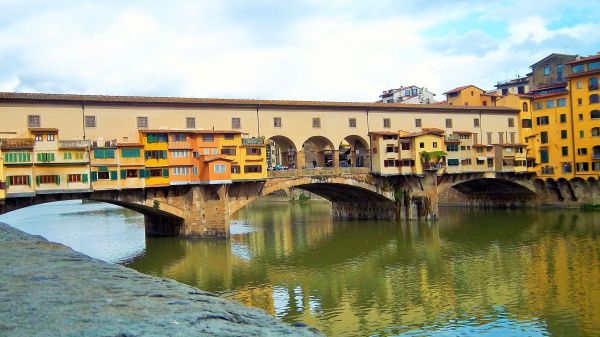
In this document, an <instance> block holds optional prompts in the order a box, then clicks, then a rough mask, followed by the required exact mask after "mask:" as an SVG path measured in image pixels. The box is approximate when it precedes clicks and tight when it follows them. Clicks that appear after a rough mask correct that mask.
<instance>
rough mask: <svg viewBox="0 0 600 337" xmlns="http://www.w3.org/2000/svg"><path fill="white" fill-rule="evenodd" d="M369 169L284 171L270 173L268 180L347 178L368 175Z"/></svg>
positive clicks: (341, 168)
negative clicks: (316, 177) (314, 177)
mask: <svg viewBox="0 0 600 337" xmlns="http://www.w3.org/2000/svg"><path fill="white" fill-rule="evenodd" d="M368 173H370V169H369V168H368V167H318V168H309V169H293V170H283V171H270V172H269V173H268V174H267V178H300V177H313V176H345V175H354V174H368Z"/></svg>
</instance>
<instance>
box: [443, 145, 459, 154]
mask: <svg viewBox="0 0 600 337" xmlns="http://www.w3.org/2000/svg"><path fill="white" fill-rule="evenodd" d="M446 151H448V152H458V144H456V143H446Z"/></svg>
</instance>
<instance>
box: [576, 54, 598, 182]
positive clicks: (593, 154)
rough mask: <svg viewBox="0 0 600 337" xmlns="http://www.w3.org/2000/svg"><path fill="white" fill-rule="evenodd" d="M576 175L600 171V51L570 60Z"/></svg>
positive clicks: (588, 175) (585, 175)
mask: <svg viewBox="0 0 600 337" xmlns="http://www.w3.org/2000/svg"><path fill="white" fill-rule="evenodd" d="M568 66H569V67H570V69H571V75H570V76H569V88H570V90H569V95H570V101H571V102H573V103H572V104H571V120H572V123H573V125H572V129H571V130H572V131H573V132H574V135H573V136H574V137H573V143H572V144H573V146H574V148H573V151H572V153H571V158H572V161H573V162H574V163H575V176H577V177H581V178H584V179H586V178H588V177H591V176H592V175H594V176H597V175H598V173H599V172H600V88H599V83H598V82H599V79H600V53H598V54H596V55H593V56H590V57H584V58H580V59H577V60H575V61H572V62H570V63H568Z"/></svg>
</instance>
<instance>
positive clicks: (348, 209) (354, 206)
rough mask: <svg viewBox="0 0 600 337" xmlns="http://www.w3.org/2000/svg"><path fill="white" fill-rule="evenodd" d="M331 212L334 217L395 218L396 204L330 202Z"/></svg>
mask: <svg viewBox="0 0 600 337" xmlns="http://www.w3.org/2000/svg"><path fill="white" fill-rule="evenodd" d="M331 212H332V215H333V217H334V218H335V219H357V220H358V219H396V204H394V203H393V202H368V203H352V202H332V203H331Z"/></svg>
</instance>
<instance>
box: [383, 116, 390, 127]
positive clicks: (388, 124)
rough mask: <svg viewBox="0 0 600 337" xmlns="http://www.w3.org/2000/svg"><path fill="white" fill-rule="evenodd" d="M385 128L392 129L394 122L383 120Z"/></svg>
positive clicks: (387, 119)
mask: <svg viewBox="0 0 600 337" xmlns="http://www.w3.org/2000/svg"><path fill="white" fill-rule="evenodd" d="M383 127H384V128H388V129H389V128H391V127H392V121H391V120H390V119H389V118H384V119H383Z"/></svg>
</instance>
